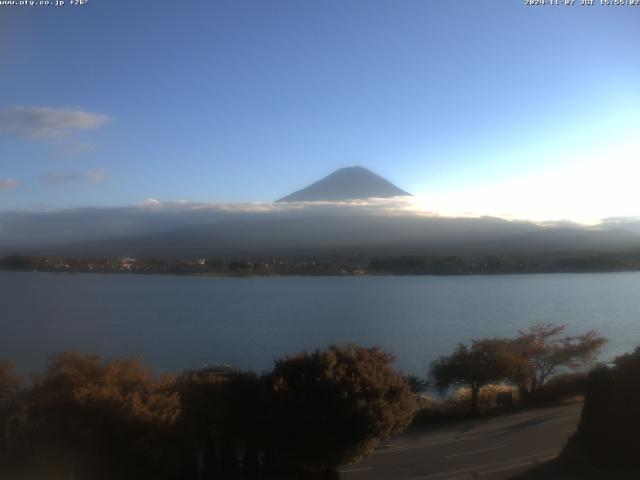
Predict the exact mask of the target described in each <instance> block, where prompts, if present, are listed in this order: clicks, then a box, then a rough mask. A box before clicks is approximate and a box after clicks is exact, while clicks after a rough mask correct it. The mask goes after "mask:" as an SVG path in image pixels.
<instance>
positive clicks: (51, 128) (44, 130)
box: [0, 106, 109, 139]
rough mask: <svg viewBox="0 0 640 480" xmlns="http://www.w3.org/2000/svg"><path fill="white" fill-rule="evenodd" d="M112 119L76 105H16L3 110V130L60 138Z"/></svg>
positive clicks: (0, 117) (0, 122)
mask: <svg viewBox="0 0 640 480" xmlns="http://www.w3.org/2000/svg"><path fill="white" fill-rule="evenodd" d="M108 121H109V117H108V116H107V115H104V114H101V113H93V112H87V111H85V110H81V109H72V108H50V107H22V106H16V107H11V108H7V109H4V110H0V131H3V132H5V133H9V134H13V135H16V136H18V137H22V138H35V139H56V138H61V137H65V136H67V135H69V134H72V133H74V132H77V131H83V130H95V129H97V128H100V127H102V126H103V125H104V124H105V123H107V122H108Z"/></svg>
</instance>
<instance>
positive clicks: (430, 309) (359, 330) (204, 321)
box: [0, 272, 640, 375]
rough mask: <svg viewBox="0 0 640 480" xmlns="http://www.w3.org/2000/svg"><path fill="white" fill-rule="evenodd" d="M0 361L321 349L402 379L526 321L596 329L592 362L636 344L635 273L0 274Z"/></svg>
mask: <svg viewBox="0 0 640 480" xmlns="http://www.w3.org/2000/svg"><path fill="white" fill-rule="evenodd" d="M0 309H1V310H0V312H1V313H0V359H3V358H11V359H13V360H14V361H15V362H16V363H17V365H18V368H19V370H20V371H21V372H23V373H33V372H38V371H40V370H41V369H42V367H43V366H44V363H45V360H46V357H47V356H48V355H50V354H52V353H56V352H60V351H63V350H70V349H72V350H80V351H89V352H95V353H98V354H101V355H105V356H117V355H126V356H132V355H134V356H138V355H140V356H142V358H143V360H144V361H145V362H146V363H147V364H148V365H150V366H151V367H153V368H154V370H157V371H161V370H171V371H176V372H177V371H181V370H183V369H187V368H199V367H202V366H203V365H205V364H216V363H228V364H234V365H237V366H239V367H242V368H250V369H253V370H256V371H263V370H268V369H270V368H271V366H272V362H273V360H274V359H275V358H278V357H282V356H284V355H286V354H293V353H296V352H298V351H300V350H304V349H307V350H309V349H314V348H323V347H325V346H327V345H328V344H330V343H331V342H357V343H359V344H362V345H367V346H373V345H380V346H382V347H383V348H384V349H385V350H388V351H390V352H393V353H394V354H395V355H396V356H397V362H396V365H397V367H398V368H400V369H402V370H404V371H405V372H406V373H413V374H421V375H424V374H425V373H426V372H427V369H428V365H429V363H430V362H431V361H432V360H433V359H434V358H436V357H437V356H439V355H442V354H446V353H449V352H450V351H451V350H452V348H454V347H455V345H456V344H457V343H458V342H467V341H468V340H470V339H472V338H481V337H489V336H512V335H515V334H517V332H518V330H519V329H523V328H526V327H527V326H529V325H533V324H535V323H539V322H552V321H553V322H558V323H564V324H567V325H568V326H569V330H568V332H569V333H576V334H579V333H582V332H585V331H586V330H589V329H595V330H598V331H599V332H601V333H603V334H604V335H606V336H607V337H609V339H610V343H609V345H608V346H607V349H606V351H605V352H604V354H603V359H604V360H607V359H609V358H612V357H613V356H614V355H617V354H620V353H624V352H627V351H630V350H632V349H634V348H635V346H636V345H638V344H640V273H611V274H575V275H570V274H549V275H510V276H477V277H429V276H415V277H258V278H216V277H186V276H183V277H179V276H168V275H167V276H163V275H158V276H154V275H100V274H47V273H13V272H0Z"/></svg>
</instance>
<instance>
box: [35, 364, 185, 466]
mask: <svg viewBox="0 0 640 480" xmlns="http://www.w3.org/2000/svg"><path fill="white" fill-rule="evenodd" d="M25 402H26V416H27V425H28V429H29V435H28V436H29V439H30V443H31V445H32V448H33V450H32V453H33V458H31V459H30V463H32V464H37V463H44V464H45V465H46V467H47V468H49V469H51V468H53V469H54V471H53V472H52V471H50V472H49V476H48V478H55V475H56V474H58V475H65V476H66V475H69V474H72V475H75V476H76V477H77V478H88V479H101V478H143V477H145V476H147V477H148V476H149V475H151V474H152V473H154V472H153V470H150V469H151V468H153V466H158V465H160V464H162V462H161V461H158V460H159V459H160V460H162V459H163V458H164V457H165V456H166V454H167V451H168V450H167V449H163V448H162V437H163V429H166V428H168V427H170V426H171V425H172V424H173V423H174V422H175V420H176V418H177V417H178V415H179V413H180V398H179V396H178V394H177V393H176V392H175V391H174V390H173V379H172V378H170V377H166V376H165V377H160V378H155V377H154V376H153V375H152V374H151V373H150V372H149V370H148V369H146V368H144V367H142V365H141V364H140V362H139V361H138V360H123V359H119V360H112V361H103V360H102V359H100V357H98V356H95V355H83V354H78V353H62V354H59V355H56V356H54V357H52V358H51V359H50V362H49V365H48V368H47V369H46V371H45V373H44V374H43V375H41V376H40V377H39V378H37V380H36V381H35V384H34V385H33V387H32V389H31V391H30V392H29V394H28V396H27V398H26V400H25ZM140 475H142V477H141V476H140ZM167 476H170V472H169V471H166V470H165V471H163V472H162V475H161V474H160V473H159V472H155V474H154V475H153V477H154V478H166V477H167Z"/></svg>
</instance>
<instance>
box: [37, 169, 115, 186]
mask: <svg viewBox="0 0 640 480" xmlns="http://www.w3.org/2000/svg"><path fill="white" fill-rule="evenodd" d="M45 178H46V180H47V182H49V183H53V184H57V183H98V182H101V181H103V180H104V179H105V178H106V175H105V173H104V171H102V170H89V171H88V172H81V173H78V172H54V173H48V174H47V175H46V177H45Z"/></svg>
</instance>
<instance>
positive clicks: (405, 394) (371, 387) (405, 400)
mask: <svg viewBox="0 0 640 480" xmlns="http://www.w3.org/2000/svg"><path fill="white" fill-rule="evenodd" d="M393 359H394V358H393V356H392V355H390V354H388V353H385V352H383V351H382V350H381V349H379V348H363V347H358V346H356V345H351V344H348V345H343V346H337V345H332V346H330V347H329V348H328V349H327V350H324V351H318V350H316V351H315V352H312V353H307V352H303V353H300V354H298V355H295V356H293V357H287V358H284V359H281V360H277V361H276V364H275V367H274V370H273V372H272V374H271V376H270V382H269V383H270V390H271V391H270V400H271V412H272V422H273V426H272V429H271V434H272V435H273V442H274V443H273V446H274V447H275V451H276V455H277V456H278V459H277V460H278V462H280V465H282V463H286V464H287V465H288V468H289V469H296V468H298V469H301V470H303V471H306V472H322V471H326V470H330V469H334V468H336V467H338V466H339V465H343V464H345V463H348V462H351V461H353V460H355V459H356V458H358V457H361V456H363V455H366V454H368V453H369V452H371V451H372V450H373V449H374V448H375V447H376V446H377V445H378V444H379V443H380V441H381V440H383V439H385V438H388V437H389V436H390V435H391V434H393V433H394V432H398V431H400V430H402V429H404V428H405V427H406V426H407V425H408V424H409V423H410V422H411V420H412V419H413V415H414V413H415V408H416V400H415V398H414V395H413V394H412V392H411V389H410V387H409V385H408V384H407V382H406V381H405V380H404V378H403V377H402V376H401V375H400V374H398V373H396V372H395V371H394V370H393V369H392V362H393Z"/></svg>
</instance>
